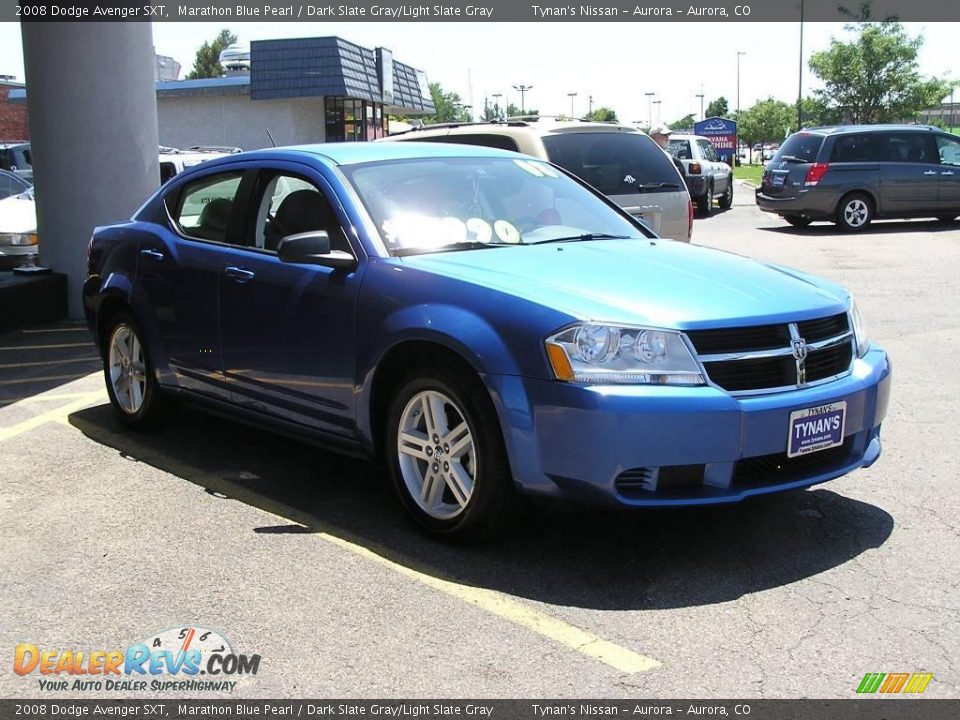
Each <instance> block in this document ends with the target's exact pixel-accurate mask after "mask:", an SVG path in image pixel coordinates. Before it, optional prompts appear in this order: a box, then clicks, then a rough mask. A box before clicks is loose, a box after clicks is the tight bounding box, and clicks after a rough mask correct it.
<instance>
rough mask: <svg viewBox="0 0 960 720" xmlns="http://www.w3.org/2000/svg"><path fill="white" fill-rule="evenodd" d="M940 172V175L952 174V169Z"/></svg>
mask: <svg viewBox="0 0 960 720" xmlns="http://www.w3.org/2000/svg"><path fill="white" fill-rule="evenodd" d="M940 174H941V175H953V170H946V171H944V172H942V173H940Z"/></svg>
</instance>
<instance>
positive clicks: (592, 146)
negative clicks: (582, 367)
mask: <svg viewBox="0 0 960 720" xmlns="http://www.w3.org/2000/svg"><path fill="white" fill-rule="evenodd" d="M406 140H415V141H418V142H445V143H459V144H463V145H482V146H484V147H494V148H500V149H503V150H513V151H515V152H520V153H523V154H525V155H532V156H533V157H537V158H540V159H542V160H548V161H550V162H552V163H554V164H556V165H559V166H560V167H562V168H564V169H565V170H567V171H569V172H571V173H573V174H574V175H576V176H577V177H579V178H580V179H582V180H584V181H585V182H587V183H589V184H590V185H592V186H593V187H595V188H596V189H597V190H599V191H600V192H602V193H603V194H604V195H606V196H607V197H609V198H610V199H611V200H613V201H614V202H615V203H617V204H618V205H619V206H620V207H622V208H623V209H624V210H626V211H627V212H628V213H630V214H631V215H634V216H635V217H638V218H641V219H642V220H643V221H644V222H645V223H646V224H647V225H649V226H650V227H651V228H652V229H653V230H654V232H656V233H657V234H658V235H660V236H661V237H664V238H672V239H674V240H682V241H689V240H690V235H691V232H692V230H693V205H692V203H691V202H690V195H689V193H688V192H687V189H686V187H685V185H684V181H683V177H681V175H680V173H679V172H678V171H677V168H676V167H675V166H674V164H673V162H672V161H671V159H670V156H669V155H667V153H665V152H664V151H663V150H661V149H660V147H659V146H658V145H657V144H656V143H655V142H654V141H653V140H651V139H650V138H649V137H648V136H647V135H646V133H643V132H641V131H639V130H636V129H634V128H631V127H626V126H624V125H614V124H610V123H594V122H584V121H575V120H574V121H562V120H552V119H547V118H524V119H522V120H519V119H518V120H513V119H508V120H503V121H494V122H488V123H450V124H444V125H427V126H424V127H422V128H415V129H413V130H410V131H408V132H405V133H399V134H396V135H391V136H390V137H388V138H384V139H383V140H382V141H381V142H403V141H406Z"/></svg>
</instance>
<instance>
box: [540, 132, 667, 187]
mask: <svg viewBox="0 0 960 720" xmlns="http://www.w3.org/2000/svg"><path fill="white" fill-rule="evenodd" d="M543 144H544V147H546V150H547V155H548V157H549V158H550V160H551V162H554V163H556V164H557V165H559V166H560V167H562V168H564V169H565V170H568V171H569V172H571V173H573V174H574V175H576V176H577V177H579V178H581V179H582V180H584V181H585V182H587V183H589V184H590V185H593V186H594V187H595V188H597V190H599V191H600V192H602V193H603V194H605V195H632V194H635V193H639V192H676V191H677V190H679V189H680V188H681V178H680V177H679V175H678V173H677V169H676V167H675V166H674V164H673V162H672V161H671V159H670V156H669V155H668V154H667V153H665V152H664V151H663V150H662V149H661V148H660V146H659V145H657V144H656V143H655V142H654V141H653V140H651V139H650V138H649V137H647V136H646V135H642V134H640V133H633V132H629V133H628V132H609V133H608V132H578V133H556V134H553V135H544V136H543Z"/></svg>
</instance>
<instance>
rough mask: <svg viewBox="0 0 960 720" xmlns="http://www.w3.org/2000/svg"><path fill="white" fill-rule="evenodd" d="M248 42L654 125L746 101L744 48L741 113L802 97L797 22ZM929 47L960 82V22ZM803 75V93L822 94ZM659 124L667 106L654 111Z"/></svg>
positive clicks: (12, 26)
mask: <svg viewBox="0 0 960 720" xmlns="http://www.w3.org/2000/svg"><path fill="white" fill-rule="evenodd" d="M222 26H223V23H183V22H176V23H157V24H154V26H153V36H154V45H155V47H156V50H157V52H158V53H161V54H163V55H171V56H173V57H174V58H176V59H177V60H178V61H179V62H181V63H182V64H183V66H184V73H186V72H188V71H189V69H190V66H191V65H192V62H193V56H194V53H195V51H196V49H197V47H198V46H199V45H200V44H201V43H202V42H203V41H204V40H207V39H210V38H212V37H213V36H215V35H216V33H217V31H218V30H219V29H220V27H222ZM230 27H231V29H232V30H233V31H234V32H236V33H237V34H238V35H239V36H240V39H241V41H250V40H259V39H266V38H278V37H304V36H312V35H340V36H341V37H344V38H346V39H348V40H351V41H353V42H356V43H358V44H360V45H365V46H367V47H376V46H383V47H388V48H390V49H391V50H393V53H394V57H395V58H396V59H398V60H400V61H401V62H405V63H408V64H410V65H413V66H415V67H417V68H419V69H422V70H424V71H426V73H427V76H428V77H429V78H430V80H431V81H439V82H440V83H441V84H442V85H443V86H444V87H445V88H446V89H449V90H455V91H456V92H458V93H460V95H461V96H462V97H464V98H471V96H472V103H473V104H474V106H475V107H477V108H481V107H482V105H483V99H484V95H485V94H486V95H488V96H489V95H491V94H493V93H497V92H499V93H503V94H504V96H505V97H506V98H509V99H510V100H511V101H513V102H515V103H516V104H517V105H519V103H520V101H519V93H517V92H515V91H514V90H512V89H511V86H512V85H519V84H526V85H533V90H532V91H530V92H529V93H528V94H527V106H528V107H537V108H539V109H540V111H541V112H544V113H550V114H559V113H569V112H570V98H569V97H568V96H567V94H568V93H571V92H575V93H577V97H576V98H574V103H575V110H576V113H577V114H578V115H579V114H582V113H584V112H586V109H587V103H588V96H590V95H592V96H593V101H594V107H596V106H599V105H607V106H612V107H613V108H614V109H615V110H616V111H617V114H618V116H619V117H620V119H621V120H622V121H624V122H632V121H635V120H639V121H644V122H645V121H646V120H647V117H648V110H647V108H648V105H647V98H646V97H645V95H644V93H646V92H655V93H657V95H656V98H655V99H660V100H662V104H661V105H660V108H659V110H660V115H661V117H660V119H661V120H663V121H665V122H669V121H672V120H674V119H676V118H679V117H682V116H683V115H686V114H687V113H688V112H692V113H694V114H698V113H699V109H700V101H699V99H697V98H696V97H695V96H696V94H698V93H700V92H703V93H704V94H705V95H706V99H707V101H709V100H710V99H712V98H714V97H717V96H719V95H724V96H726V97H727V98H728V100H730V105H731V108H733V107H734V106H735V104H736V86H737V73H736V69H737V54H736V53H737V51H738V50H740V51H743V52H746V55H744V56H743V57H742V58H741V64H740V97H741V100H740V102H741V106H742V107H748V106H750V105H751V104H752V103H753V102H754V101H756V100H758V99H762V98H765V97H767V96H770V95H772V96H774V97H777V98H780V99H783V100H787V101H792V100H794V99H795V98H796V92H797V70H798V50H799V25H798V24H797V23H687V22H682V23H345V22H336V23H330V22H328V23H235V24H233V25H232V26H230ZM906 27H907V29H908V31H909V32H910V33H911V34H912V35H917V34H922V35H923V36H924V38H925V40H926V43H925V46H924V48H923V51H922V54H921V57H920V64H921V70H922V71H923V72H925V73H928V74H935V75H949V76H951V77H954V78H960V61H958V58H960V55H958V54H957V52H956V41H957V37H960V32H958V31H960V23H930V24H923V23H906ZM843 35H844V30H843V25H842V24H839V23H807V24H806V25H805V26H804V54H805V57H809V54H810V53H811V52H813V51H816V50H819V49H822V48H825V47H827V46H828V45H829V42H830V38H831V36H838V37H842V36H843ZM0 74H13V75H16V76H17V77H18V78H20V79H22V78H23V59H22V48H21V41H20V27H19V25H18V24H17V23H0ZM815 85H816V83H815V79H814V78H813V77H811V76H810V74H809V72H808V71H807V70H806V69H805V82H804V87H805V90H807V91H809V90H810V89H811V88H813V87H815ZM653 115H654V118H653V119H654V120H657V109H656V107H654V110H653Z"/></svg>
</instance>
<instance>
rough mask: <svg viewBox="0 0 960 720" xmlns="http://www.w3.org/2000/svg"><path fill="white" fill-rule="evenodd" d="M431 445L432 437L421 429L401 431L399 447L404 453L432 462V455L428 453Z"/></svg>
mask: <svg viewBox="0 0 960 720" xmlns="http://www.w3.org/2000/svg"><path fill="white" fill-rule="evenodd" d="M429 446H430V438H428V437H427V436H426V434H424V433H422V432H420V431H419V430H404V431H403V432H401V433H400V445H399V449H400V452H402V453H403V454H404V455H409V456H410V457H415V458H417V459H418V460H425V461H426V462H430V455H427V448H428V447H429Z"/></svg>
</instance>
